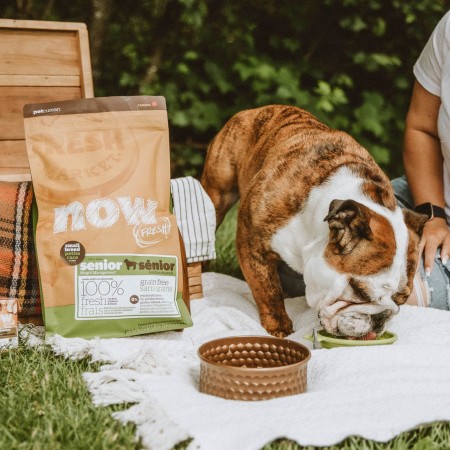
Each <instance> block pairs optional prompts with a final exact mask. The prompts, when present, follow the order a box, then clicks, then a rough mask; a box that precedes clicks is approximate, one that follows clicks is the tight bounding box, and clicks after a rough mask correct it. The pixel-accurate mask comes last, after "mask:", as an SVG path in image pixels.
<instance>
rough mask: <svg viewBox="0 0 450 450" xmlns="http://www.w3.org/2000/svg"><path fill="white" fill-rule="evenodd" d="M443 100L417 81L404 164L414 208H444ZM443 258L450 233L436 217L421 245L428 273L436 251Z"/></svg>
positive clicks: (449, 251) (449, 250) (448, 249)
mask: <svg viewBox="0 0 450 450" xmlns="http://www.w3.org/2000/svg"><path fill="white" fill-rule="evenodd" d="M440 105H441V100H440V97H438V96H436V95H433V94H432V93H430V92H429V91H427V90H426V89H425V88H424V87H423V86H422V85H421V84H420V83H419V82H417V81H416V82H415V84H414V90H413V94H412V97H411V103H410V106H409V110H408V114H407V116H406V127H405V134H404V145H403V164H404V167H405V173H406V177H407V179H408V184H409V187H410V190H411V194H412V197H413V200H414V203H415V205H419V204H421V203H426V202H430V203H432V204H434V205H438V206H440V207H442V208H443V207H444V206H445V200H444V183H443V159H442V153H441V146H440V141H439V136H438V130H437V118H438V113H439V107H440ZM439 247H441V259H442V260H443V262H446V261H447V260H448V256H449V255H450V232H449V229H448V227H447V222H446V220H445V219H442V218H439V217H435V218H433V219H432V220H430V221H428V222H427V223H426V224H425V227H424V230H423V234H422V239H421V242H420V254H422V253H423V255H424V267H425V271H426V272H427V273H430V272H431V268H432V267H433V263H434V257H435V254H436V250H437V249H438V248H439Z"/></svg>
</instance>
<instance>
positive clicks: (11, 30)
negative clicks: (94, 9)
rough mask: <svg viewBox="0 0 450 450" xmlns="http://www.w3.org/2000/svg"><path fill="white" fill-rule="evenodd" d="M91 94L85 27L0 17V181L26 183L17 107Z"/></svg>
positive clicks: (27, 170)
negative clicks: (0, 106) (0, 103)
mask: <svg viewBox="0 0 450 450" xmlns="http://www.w3.org/2000/svg"><path fill="white" fill-rule="evenodd" d="M93 96H94V88H93V82H92V71H91V59H90V53H89V41H88V32H87V28H86V25H85V24H82V23H68V22H46V21H33V20H10V19H0V97H1V99H2V108H1V109H0V180H3V181H25V180H29V179H30V169H29V164H28V157H27V150H26V145H25V131H24V127H23V115H22V108H23V105H25V104H27V103H41V102H49V101H58V100H73V99H77V98H84V97H93Z"/></svg>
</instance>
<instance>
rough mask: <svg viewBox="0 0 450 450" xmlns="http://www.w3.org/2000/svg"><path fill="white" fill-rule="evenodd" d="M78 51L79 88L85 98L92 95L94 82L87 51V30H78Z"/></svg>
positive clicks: (89, 55) (89, 56)
mask: <svg viewBox="0 0 450 450" xmlns="http://www.w3.org/2000/svg"><path fill="white" fill-rule="evenodd" d="M78 51H79V53H80V67H81V89H82V92H81V93H82V96H83V97H85V98H93V97H94V82H93V79H92V68H91V54H90V51H89V36H88V32H87V30H80V31H79V32H78Z"/></svg>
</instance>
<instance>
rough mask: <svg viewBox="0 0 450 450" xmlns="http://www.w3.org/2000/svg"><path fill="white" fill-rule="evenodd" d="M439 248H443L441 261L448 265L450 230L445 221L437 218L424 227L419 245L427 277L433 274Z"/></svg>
mask: <svg viewBox="0 0 450 450" xmlns="http://www.w3.org/2000/svg"><path fill="white" fill-rule="evenodd" d="M439 247H440V248H441V261H442V263H443V264H446V263H447V261H448V258H449V255H450V230H449V229H448V226H447V222H446V220H445V219H441V218H440V217H435V218H433V219H432V220H429V221H428V222H427V223H426V224H425V226H424V227H423V233H422V238H421V240H420V245H419V255H422V254H423V257H424V267H425V273H426V275H427V276H429V275H430V273H431V270H432V267H433V264H434V258H435V256H436V250H437V249H438V248H439Z"/></svg>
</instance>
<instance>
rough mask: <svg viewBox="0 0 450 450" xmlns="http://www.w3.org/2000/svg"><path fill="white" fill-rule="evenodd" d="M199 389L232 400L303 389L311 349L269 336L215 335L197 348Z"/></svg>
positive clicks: (265, 397)
mask: <svg viewBox="0 0 450 450" xmlns="http://www.w3.org/2000/svg"><path fill="white" fill-rule="evenodd" d="M198 355H199V357H200V385H199V389H200V392H203V393H206V394H211V395H215V396H217V397H223V398H226V399H232V400H267V399H271V398H275V397H284V396H286V395H293V394H301V393H303V392H305V391H306V385H307V363H308V360H309V358H310V357H311V353H310V351H309V350H308V348H307V347H305V346H304V345H302V344H299V343H297V342H294V341H291V340H288V339H281V338H275V337H271V336H234V337H229V338H221V339H215V340H212V341H209V342H206V343H204V344H203V345H201V346H200V348H199V349H198Z"/></svg>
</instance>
